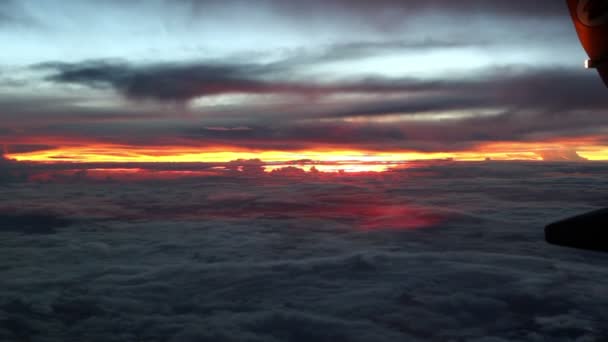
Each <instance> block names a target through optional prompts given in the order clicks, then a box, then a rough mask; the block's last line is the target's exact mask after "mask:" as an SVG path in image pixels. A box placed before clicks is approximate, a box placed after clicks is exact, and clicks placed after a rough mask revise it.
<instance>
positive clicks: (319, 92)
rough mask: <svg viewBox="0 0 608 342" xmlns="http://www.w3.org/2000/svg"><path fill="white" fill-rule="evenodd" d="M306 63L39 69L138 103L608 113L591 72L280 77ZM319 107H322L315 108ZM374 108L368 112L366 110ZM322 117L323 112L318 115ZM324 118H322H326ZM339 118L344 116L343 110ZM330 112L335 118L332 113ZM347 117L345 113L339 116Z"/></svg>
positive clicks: (61, 80)
mask: <svg viewBox="0 0 608 342" xmlns="http://www.w3.org/2000/svg"><path fill="white" fill-rule="evenodd" d="M297 67H298V65H285V64H284V63H277V64H275V65H239V64H233V65H214V64H198V65H197V64H195V65H175V64H165V65H151V66H133V65H130V64H127V63H124V62H117V61H89V62H83V63H77V64H67V63H47V64H44V65H40V66H38V68H43V69H49V70H51V72H53V74H52V75H50V76H49V77H48V79H49V80H51V81H54V82H58V83H76V84H82V85H86V86H91V87H108V86H109V87H112V88H114V89H115V90H116V91H118V92H119V93H121V94H123V95H124V96H126V97H129V98H133V99H156V100H160V101H188V100H191V99H193V98H196V97H203V96H209V95H219V94H231V93H248V94H260V93H267V94H272V93H292V94H299V95H303V96H327V95H331V94H336V93H370V94H391V93H411V92H436V95H437V96H434V97H432V98H431V97H428V98H423V99H422V100H410V99H408V98H406V99H404V101H403V102H402V103H399V102H397V103H387V101H382V102H383V103H384V104H379V103H378V104H372V105H370V106H369V107H368V108H366V107H365V105H364V106H361V104H357V109H356V111H351V112H349V111H346V112H344V113H342V114H341V115H344V116H356V115H359V114H361V115H377V114H380V115H385V114H390V113H394V112H399V113H418V112H423V111H433V110H435V111H437V110H450V109H474V108H478V107H488V106H492V107H505V106H507V107H516V108H522V109H542V110H554V111H567V110H570V109H598V108H605V107H606V105H607V102H606V100H605V96H604V95H603V93H602V89H601V88H600V87H598V86H597V85H598V84H597V83H598V82H593V81H592V80H594V79H593V78H592V77H591V75H590V74H583V73H581V72H576V71H571V70H566V69H544V70H538V69H531V68H519V69H518V68H508V67H504V68H495V69H490V70H485V71H480V75H478V76H477V77H469V78H461V79H456V80H422V79H414V78H402V79H387V78H381V77H367V78H362V79H354V80H344V81H338V82H332V83H320V82H313V81H310V80H296V81H285V80H280V79H277V77H278V75H281V74H283V75H284V74H285V73H288V72H289V71H290V70H294V69H297ZM312 108H313V110H314V106H312ZM366 111H367V113H366ZM310 114H312V115H315V113H310ZM318 114H320V113H318ZM336 114H339V113H336ZM324 115H327V116H332V113H327V114H325V113H324ZM339 115H340V114H339Z"/></svg>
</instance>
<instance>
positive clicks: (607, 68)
mask: <svg viewBox="0 0 608 342" xmlns="http://www.w3.org/2000/svg"><path fill="white" fill-rule="evenodd" d="M566 1H567V3H568V8H569V9H570V14H571V16H572V20H573V21H574V27H575V28H576V32H577V34H578V37H579V39H580V40H581V43H582V44H583V48H584V49H585V51H586V52H587V55H589V60H588V61H587V62H586V66H587V67H588V68H593V69H597V70H598V71H599V73H600V76H601V77H602V79H603V80H604V83H605V84H606V86H608V1H607V0H566Z"/></svg>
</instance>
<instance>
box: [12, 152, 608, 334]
mask: <svg viewBox="0 0 608 342" xmlns="http://www.w3.org/2000/svg"><path fill="white" fill-rule="evenodd" d="M606 175H608V172H607V166H606V164H599V163H598V164H589V165H587V164H580V163H561V164H559V163H556V164H539V163H462V164H460V163H453V164H445V163H444V164H442V165H429V164H426V165H411V167H409V168H407V169H404V170H401V171H396V172H393V173H389V174H379V175H364V176H354V177H352V176H327V177H324V176H322V175H314V174H301V175H300V177H299V178H296V179H294V178H291V177H281V176H280V174H273V175H268V176H267V177H262V178H259V177H258V178H252V177H223V178H213V179H206V178H201V179H189V180H185V179H181V180H171V181H163V182H159V181H155V182H154V183H153V184H154V186H153V187H151V183H146V182H135V183H134V182H112V181H105V182H88V183H84V184H86V187H84V186H83V185H84V184H83V183H74V184H63V185H62V186H57V184H55V183H35V184H32V183H25V184H21V185H20V186H18V187H17V186H14V187H11V188H0V198H2V199H3V200H2V203H0V206H2V207H4V208H6V207H10V206H13V205H17V206H16V207H18V205H19V204H20V203H22V202H23V200H24V199H27V200H28V201H29V202H28V203H29V204H30V206H31V207H39V206H45V207H47V208H48V209H52V210H53V211H55V212H57V213H58V214H61V215H64V216H65V217H72V216H77V217H97V218H98V219H90V220H73V224H72V225H71V226H69V227H64V228H62V229H57V230H56V232H55V234H53V235H25V234H21V233H19V232H13V231H3V232H0V234H2V239H0V247H1V248H0V268H1V269H2V270H3V278H2V280H0V282H1V283H2V286H0V298H1V299H0V338H2V339H3V340H7V341H12V340H33V341H36V340H45V341H65V340H86V341H121V340H145V341H153V340H166V341H201V340H213V341H297V342H300V341H313V340H314V341H361V342H364V341H365V342H366V341H396V340H408V341H429V340H467V341H512V340H530V341H544V340H551V341H558V342H562V341H571V340H582V341H584V340H589V341H593V340H604V339H605V338H606V337H608V330H607V329H606V327H605V324H603V322H604V317H606V315H607V314H608V312H607V308H608V301H607V298H608V297H606V296H604V295H603V294H604V293H605V286H603V284H604V283H605V282H606V280H608V272H607V271H606V270H607V268H606V266H608V259H606V258H605V257H604V256H602V255H601V254H594V253H589V252H584V251H577V250H571V249H564V248H558V247H554V246H550V245H547V244H545V242H544V240H543V234H542V228H543V226H544V224H546V223H547V221H550V220H553V219H559V218H562V217H564V216H568V215H570V214H576V213H579V212H584V211H586V210H590V209H594V208H596V207H598V206H601V205H602V204H605V193H606V184H607V179H606ZM83 189H86V191H83ZM581 189H585V191H581ZM142 199H145V200H142ZM133 204H136V205H135V206H133ZM366 204H369V205H370V206H369V208H367V209H365V205H366ZM275 205H279V207H275ZM281 205H282V206H281ZM180 206H181V207H180ZM286 207H289V208H290V209H294V210H293V211H291V210H284V212H283V213H282V214H280V213H277V211H278V210H273V208H286ZM323 207H327V208H329V209H330V210H327V211H324V209H323ZM340 207H344V208H345V211H343V212H340V211H339V210H335V209H336V208H340ZM400 208H412V209H416V208H418V209H420V208H424V210H427V211H430V212H431V213H434V214H437V215H438V216H439V217H441V218H443V219H444V220H440V221H438V222H435V223H434V224H432V225H430V226H422V227H420V228H418V229H414V230H411V229H405V230H402V229H395V228H396V227H399V226H395V225H394V224H395V222H400V223H407V222H412V221H414V220H415V219H416V216H415V212H411V211H407V210H405V211H404V210H400ZM210 209H213V211H214V212H215V214H214V213H213V212H212V211H210ZM348 209H351V211H348ZM154 212H157V213H159V215H157V216H154V215H150V216H147V217H146V215H148V213H154ZM142 213H143V214H145V215H144V216H138V215H141V214H142ZM184 213H186V214H187V213H190V215H185V216H184ZM218 214H220V215H218ZM125 217H132V218H133V219H131V220H128V219H124V218H125ZM366 221H367V223H368V224H367V225H366V224H365V223H366ZM366 227H367V228H366ZM362 228H363V230H362ZM497 313H499V314H497Z"/></svg>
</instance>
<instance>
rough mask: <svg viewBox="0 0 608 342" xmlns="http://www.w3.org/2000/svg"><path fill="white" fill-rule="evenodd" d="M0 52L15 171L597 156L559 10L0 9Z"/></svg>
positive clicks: (232, 1) (599, 144) (385, 2)
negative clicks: (35, 166)
mask: <svg viewBox="0 0 608 342" xmlns="http://www.w3.org/2000/svg"><path fill="white" fill-rule="evenodd" d="M0 42H1V44H2V46H3V49H2V53H1V54H0V122H1V124H0V144H1V145H2V148H3V153H4V155H5V158H10V159H14V160H18V161H45V162H102V163H103V162H120V163H125V162H228V161H231V160H236V159H261V160H262V161H264V162H288V161H293V160H302V159H306V160H312V161H321V162H335V161H345V160H348V161H356V162H385V163H388V162H395V161H408V160H416V159H444V158H453V159H456V160H484V159H486V158H491V159H498V160H513V159H516V160H519V159H522V160H551V161H553V160H571V161H581V160H583V159H588V160H608V139H607V138H606V136H607V135H606V132H607V129H608V116H606V115H605V112H606V110H608V96H607V95H606V94H607V92H606V89H605V88H604V87H603V85H602V83H601V80H600V79H599V78H598V77H597V75H596V74H595V73H594V72H591V71H587V70H585V69H583V67H582V62H583V60H584V59H585V57H586V56H585V54H584V51H583V50H582V48H581V47H580V45H579V42H578V40H577V37H576V34H575V32H574V29H573V26H572V23H571V22H570V19H569V18H568V13H567V9H566V5H565V3H563V2H562V1H554V0H544V1H533V2H526V3H521V2H509V1H502V0H500V1H498V0H496V1H494V0H465V1H457V2H455V1H451V0H450V1H448V0H435V1H403V0H377V1H373V2H372V1H358V0H356V1H355V0H348V1H347V0H343V1H342V0H336V1H329V2H328V1H320V0H309V1H302V2H295V1H280V0H263V1H255V3H254V2H252V1H244V0H240V1H239V0H221V1H220V0H199V1H196V0H179V1H163V0H149V1H128V2H127V1H117V0H112V1H103V2H100V1H90V0H85V1H83V0H78V1H76V0H61V1H59V0H49V1H32V0H20V1H16V0H4V1H0Z"/></svg>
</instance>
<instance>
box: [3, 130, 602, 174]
mask: <svg viewBox="0 0 608 342" xmlns="http://www.w3.org/2000/svg"><path fill="white" fill-rule="evenodd" d="M8 152H9V153H6V154H5V156H6V157H8V158H10V159H13V160H16V161H20V162H38V163H74V164H79V163H116V164H121V163H229V162H231V161H235V160H253V159H255V160H259V161H260V162H262V163H264V164H265V166H264V167H265V170H266V171H267V172H272V171H274V170H278V169H281V168H284V167H287V166H292V167H297V168H300V169H302V170H304V171H307V172H309V171H319V172H383V171H387V170H390V169H392V168H395V167H399V166H401V165H403V164H404V163H405V162H408V161H412V160H454V161H483V160H529V161H542V160H553V159H555V160H557V159H559V158H562V159H563V160H577V158H578V160H579V161H580V160H584V159H588V160H608V146H605V145H603V144H601V142H600V141H599V140H598V139H597V138H588V139H580V140H571V141H570V140H562V141H550V142H534V143H532V142H515V143H511V142H497V143H491V144H485V145H480V146H476V147H474V148H472V149H470V150H468V151H455V152H417V151H403V150H402V151H382V152H380V151H367V150H359V149H333V148H329V147H328V148H311V149H308V150H300V151H280V150H253V149H245V148H234V147H225V146H214V147H204V148H197V147H192V146H147V147H141V146H128V145H113V144H95V143H92V144H87V143H83V144H79V145H75V144H65V146H62V147H56V148H49V149H46V150H41V151H33V152H19V153H10V151H8ZM568 158H570V159H568ZM117 167H119V165H117ZM313 167H314V169H313Z"/></svg>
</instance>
